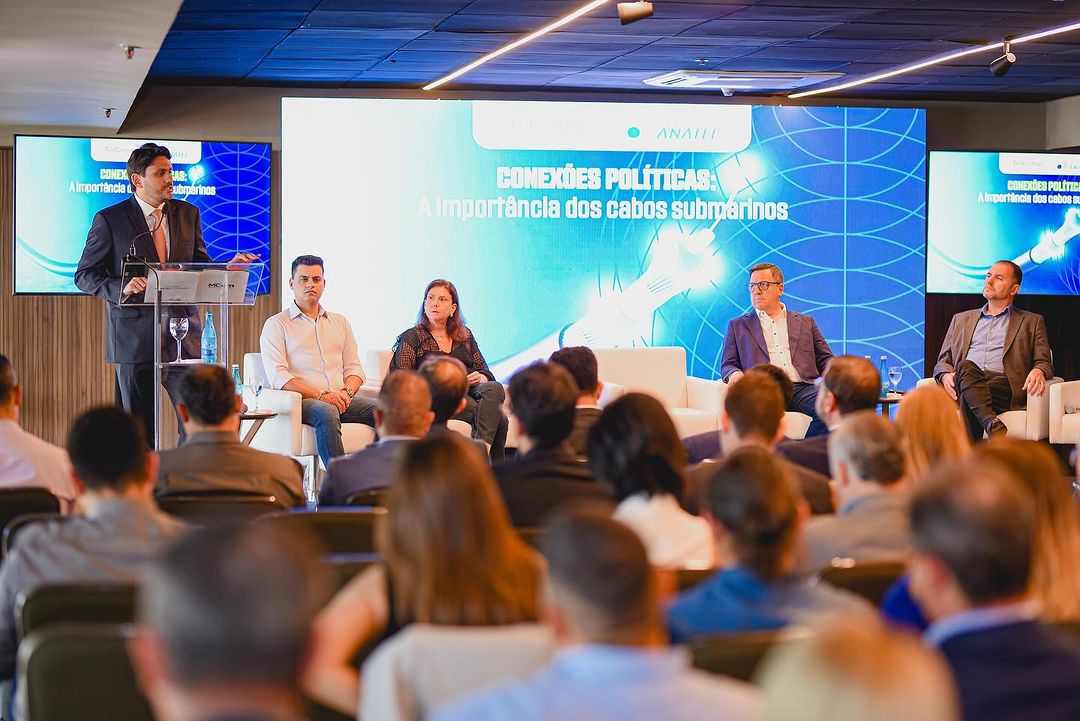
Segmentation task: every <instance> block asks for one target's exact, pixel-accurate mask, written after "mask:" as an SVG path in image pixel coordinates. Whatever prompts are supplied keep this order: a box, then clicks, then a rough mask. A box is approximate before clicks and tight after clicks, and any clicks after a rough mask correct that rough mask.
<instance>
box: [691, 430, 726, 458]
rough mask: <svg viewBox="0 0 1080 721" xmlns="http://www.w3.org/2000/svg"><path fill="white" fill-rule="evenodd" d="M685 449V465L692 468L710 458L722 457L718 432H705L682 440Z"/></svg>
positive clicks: (722, 451)
mask: <svg viewBox="0 0 1080 721" xmlns="http://www.w3.org/2000/svg"><path fill="white" fill-rule="evenodd" d="M682 442H683V448H685V449H686V465H688V466H694V465H697V464H698V463H701V462H702V461H707V460H708V459H710V458H719V457H720V456H722V455H724V450H723V448H722V447H721V440H720V433H719V431H705V432H704V433H698V434H696V435H693V436H688V437H687V438H683V439H682Z"/></svg>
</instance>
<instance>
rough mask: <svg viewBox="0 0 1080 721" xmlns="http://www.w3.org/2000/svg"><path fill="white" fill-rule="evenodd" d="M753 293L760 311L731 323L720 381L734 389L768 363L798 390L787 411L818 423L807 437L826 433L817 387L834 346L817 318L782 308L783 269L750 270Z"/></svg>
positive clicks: (763, 265) (766, 266)
mask: <svg viewBox="0 0 1080 721" xmlns="http://www.w3.org/2000/svg"><path fill="white" fill-rule="evenodd" d="M747 288H748V289H749V291H750V302H751V304H752V305H753V306H754V307H753V308H752V309H751V310H750V312H749V313H746V314H745V315H740V316H739V317H738V318H733V319H732V320H731V321H730V322H729V323H728V327H727V335H726V336H725V337H724V354H723V357H722V359H721V363H720V377H721V378H723V379H724V381H726V382H727V383H729V384H730V383H733V382H735V381H737V380H738V379H739V378H740V377H741V376H742V374H743V373H744V372H746V371H748V370H750V369H751V368H753V367H754V366H756V365H761V364H762V363H771V364H772V365H774V366H777V367H779V368H782V369H783V370H784V371H785V372H786V373H787V374H788V377H789V378H791V380H792V382H793V383H794V384H795V390H794V393H793V394H792V397H791V402H790V403H788V405H787V410H789V411H799V412H800V413H805V414H806V415H808V416H810V417H811V418H812V419H813V421H812V422H811V423H810V427H809V428H808V429H807V431H806V436H807V437H808V438H809V437H811V436H816V435H820V434H822V433H825V431H826V428H825V424H824V423H823V422H822V420H821V419H820V418H819V417H818V415H817V412H816V411H815V409H814V403H815V400H816V399H817V388H816V387H815V386H814V381H815V380H816V379H817V378H818V377H819V376H820V375H821V374H822V373H824V372H825V366H826V365H827V364H828V362H829V360H830V359H831V358H832V357H833V353H832V350H830V349H829V344H828V343H826V342H825V338H824V336H822V335H821V331H820V330H818V327H817V323H815V322H814V319H813V318H811V317H810V316H808V315H803V314H802V313H796V312H795V311H792V310H788V308H787V306H785V305H784V304H783V303H781V302H780V296H781V294H783V292H784V273H783V271H781V270H780V268H779V267H777V266H776V265H773V264H772V263H758V264H757V265H755V266H754V267H752V268H751V269H750V282H749V283H748V284H747Z"/></svg>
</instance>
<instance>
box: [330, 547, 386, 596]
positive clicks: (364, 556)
mask: <svg viewBox="0 0 1080 721" xmlns="http://www.w3.org/2000/svg"><path fill="white" fill-rule="evenodd" d="M381 560H382V557H381V556H380V555H379V554H378V553H328V554H326V555H325V556H323V557H322V564H323V566H324V567H326V568H327V569H328V570H329V572H330V578H331V582H332V583H333V584H334V589H335V590H340V589H341V588H343V587H344V586H345V584H347V583H348V582H349V581H351V580H353V579H354V578H356V576H357V575H358V574H359V573H360V572H361V571H363V570H364V569H365V568H368V567H370V566H374V565H375V564H376V563H379V561H381Z"/></svg>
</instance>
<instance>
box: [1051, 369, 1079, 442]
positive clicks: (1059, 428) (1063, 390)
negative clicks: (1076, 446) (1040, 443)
mask: <svg viewBox="0 0 1080 721" xmlns="http://www.w3.org/2000/svg"><path fill="white" fill-rule="evenodd" d="M1047 395H1048V396H1049V403H1050V419H1049V422H1050V442H1051V443H1080V381H1062V382H1061V383H1055V384H1054V385H1052V386H1050V390H1049V391H1047Z"/></svg>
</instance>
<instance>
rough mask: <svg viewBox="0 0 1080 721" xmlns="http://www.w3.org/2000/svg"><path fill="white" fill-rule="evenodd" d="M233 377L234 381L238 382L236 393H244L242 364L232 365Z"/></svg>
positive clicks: (239, 394) (240, 394)
mask: <svg viewBox="0 0 1080 721" xmlns="http://www.w3.org/2000/svg"><path fill="white" fill-rule="evenodd" d="M232 379H233V383H235V384H236V395H238V396H242V395H244V382H243V381H242V380H240V366H238V365H237V364H235V363H233V366H232Z"/></svg>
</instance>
